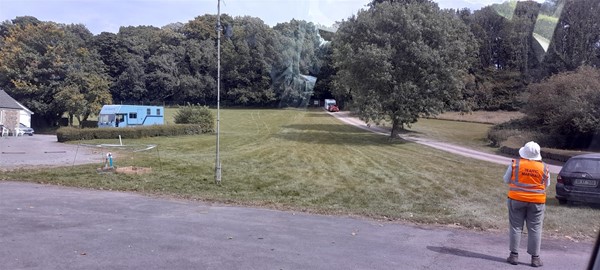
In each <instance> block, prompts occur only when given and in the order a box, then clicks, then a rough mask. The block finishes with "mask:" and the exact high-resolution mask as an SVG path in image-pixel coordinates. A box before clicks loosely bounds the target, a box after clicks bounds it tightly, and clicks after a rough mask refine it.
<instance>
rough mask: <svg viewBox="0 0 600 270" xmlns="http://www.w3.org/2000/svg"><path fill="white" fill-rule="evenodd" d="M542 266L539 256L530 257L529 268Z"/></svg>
mask: <svg viewBox="0 0 600 270" xmlns="http://www.w3.org/2000/svg"><path fill="white" fill-rule="evenodd" d="M542 265H544V264H543V263H542V260H541V259H540V257H539V256H538V257H533V256H531V266H533V267H540V266H542Z"/></svg>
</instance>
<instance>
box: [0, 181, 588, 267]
mask: <svg viewBox="0 0 600 270" xmlns="http://www.w3.org/2000/svg"><path fill="white" fill-rule="evenodd" d="M507 238H508V237H507V236H506V234H505V233H494V232H485V233H484V232H474V231H468V230H463V229H456V228H448V227H433V226H412V225H403V224H398V223H385V222H384V223H382V222H377V221H372V220H364V219H358V218H348V217H335V216H321V215H310V214H304V213H294V212H283V211H273V210H265V209H255V208H246V207H230V206H222V205H211V204H206V203H199V202H191V201H179V200H173V199H160V198H150V197H145V196H141V195H137V194H131V193H124V192H109V191H93V190H83V189H75V188H66V187H58V186H48V185H38V184H30V183H16V182H6V181H0V269H11V270H12V269H36V270H37V269H40V270H42V269H43V270H48V269H50V270H52V269H144V270H147V269H311V270H313V269H344V270H345V269H461V270H463V269H477V270H479V269H529V266H526V265H520V266H512V265H509V264H507V263H506V262H505V261H504V260H505V258H506V256H507V253H508V251H507V245H508V244H507V241H508V239H507ZM523 242H526V241H523ZM592 248H593V247H592V244H591V243H576V242H572V241H568V240H552V239H544V241H543V242H542V252H543V253H542V256H543V257H542V259H543V260H544V263H545V266H544V268H545V269H569V270H577V269H585V267H586V265H587V263H588V260H589V257H590V253H591V251H592ZM525 255H526V253H525V249H524V247H522V257H521V260H520V261H521V263H522V264H526V263H528V262H529V259H530V258H529V257H528V256H525Z"/></svg>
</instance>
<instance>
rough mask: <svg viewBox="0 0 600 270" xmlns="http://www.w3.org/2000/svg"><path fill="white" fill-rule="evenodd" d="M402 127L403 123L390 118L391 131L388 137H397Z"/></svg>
mask: <svg viewBox="0 0 600 270" xmlns="http://www.w3.org/2000/svg"><path fill="white" fill-rule="evenodd" d="M403 129H404V124H403V123H402V122H401V121H400V120H398V119H394V118H392V132H391V133H390V139H396V138H398V137H399V136H398V135H399V134H400V131H401V130H403Z"/></svg>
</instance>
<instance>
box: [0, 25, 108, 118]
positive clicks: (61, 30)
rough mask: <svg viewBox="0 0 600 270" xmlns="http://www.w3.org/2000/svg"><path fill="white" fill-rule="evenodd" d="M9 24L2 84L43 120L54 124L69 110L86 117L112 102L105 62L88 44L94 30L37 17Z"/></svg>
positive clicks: (1, 52) (1, 53)
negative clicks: (41, 19) (38, 19)
mask: <svg viewBox="0 0 600 270" xmlns="http://www.w3.org/2000/svg"><path fill="white" fill-rule="evenodd" d="M4 25H5V29H8V31H7V32H6V33H4V34H3V37H2V47H0V87H3V88H5V89H6V91H7V92H8V93H10V94H11V95H12V96H13V97H15V98H16V99H17V100H19V101H21V102H23V103H24V105H25V106H27V107H29V108H30V109H31V110H32V111H34V112H35V113H36V119H37V121H39V122H38V124H39V123H40V122H45V123H44V124H46V125H55V124H56V123H57V120H58V119H59V118H60V117H61V116H62V115H63V113H65V112H68V113H71V115H78V116H80V117H83V118H84V119H85V118H86V117H87V116H88V115H89V114H91V113H96V111H89V110H94V109H95V108H97V106H98V104H101V103H103V102H106V101H110V95H109V94H108V87H109V81H108V78H107V77H106V75H105V73H104V65H103V64H102V62H101V61H100V60H99V56H98V55H97V53H96V52H95V50H89V49H88V48H87V47H88V46H89V44H88V41H89V40H90V39H91V37H92V34H91V33H90V32H89V31H88V30H87V29H86V28H85V26H82V25H60V24H56V23H52V22H40V21H37V20H34V18H32V17H25V19H23V18H18V19H15V20H14V22H13V23H12V24H10V23H5V24H4ZM77 105H78V106H83V107H86V108H87V110H88V111H86V109H83V108H81V107H80V108H76V106H77Z"/></svg>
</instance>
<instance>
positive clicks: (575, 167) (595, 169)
mask: <svg viewBox="0 0 600 270" xmlns="http://www.w3.org/2000/svg"><path fill="white" fill-rule="evenodd" d="M563 170H564V171H566V172H587V173H600V159H587V158H577V159H570V160H569V161H567V163H566V164H565V166H564V167H563Z"/></svg>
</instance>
